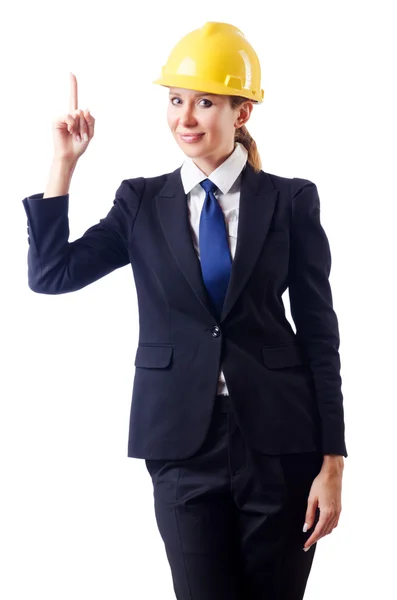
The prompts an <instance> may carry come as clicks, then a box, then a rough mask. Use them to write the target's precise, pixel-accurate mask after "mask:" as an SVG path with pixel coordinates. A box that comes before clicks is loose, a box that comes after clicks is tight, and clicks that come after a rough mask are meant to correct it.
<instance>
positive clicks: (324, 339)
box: [289, 178, 347, 456]
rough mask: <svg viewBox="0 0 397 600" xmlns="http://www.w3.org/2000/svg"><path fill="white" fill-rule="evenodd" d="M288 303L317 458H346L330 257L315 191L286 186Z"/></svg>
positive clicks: (304, 184)
mask: <svg viewBox="0 0 397 600" xmlns="http://www.w3.org/2000/svg"><path fill="white" fill-rule="evenodd" d="M291 185H292V190H291V196H292V206H291V254H290V268H289V298H290V309H291V315H292V318H293V320H294V323H295V326H296V335H297V341H298V343H299V344H300V345H301V346H302V347H303V348H304V349H305V351H306V353H307V356H308V358H309V364H310V368H311V371H312V374H313V380H314V386H315V392H316V399H317V403H318V409H319V413H320V419H321V425H322V432H321V433H322V453H323V454H340V455H343V456H347V451H346V445H345V424H344V410H343V395H342V391H341V385H342V380H341V376H340V367H341V364H340V357H339V327H338V319H337V316H336V314H335V311H334V309H333V301H332V293H331V286H330V283H329V275H330V271H331V252H330V246H329V242H328V238H327V236H326V233H325V231H324V229H323V227H322V225H321V222H320V200H319V195H318V192H317V187H316V185H315V184H314V183H312V182H311V181H309V180H306V179H298V178H294V179H292V181H291Z"/></svg>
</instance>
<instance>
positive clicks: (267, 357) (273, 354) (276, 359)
mask: <svg viewBox="0 0 397 600" xmlns="http://www.w3.org/2000/svg"><path fill="white" fill-rule="evenodd" d="M262 359H263V362H264V364H265V366H266V367H267V368H268V369H280V368H282V367H294V366H295V365H302V364H305V363H306V362H307V361H305V360H304V359H303V357H302V354H301V350H300V348H299V346H297V345H295V344H288V345H286V346H273V347H268V348H262Z"/></svg>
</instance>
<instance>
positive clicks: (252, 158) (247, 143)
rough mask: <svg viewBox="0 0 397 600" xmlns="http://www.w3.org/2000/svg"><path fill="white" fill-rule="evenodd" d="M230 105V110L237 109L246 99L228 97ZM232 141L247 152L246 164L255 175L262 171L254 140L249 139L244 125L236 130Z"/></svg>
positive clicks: (249, 136)
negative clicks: (238, 143)
mask: <svg viewBox="0 0 397 600" xmlns="http://www.w3.org/2000/svg"><path fill="white" fill-rule="evenodd" d="M229 98H230V104H231V107H232V108H238V107H239V106H241V104H243V102H246V101H247V98H243V97H242V96H229ZM234 141H235V142H240V144H242V145H243V146H244V148H246V150H247V151H248V162H249V164H250V165H251V167H253V168H254V170H255V172H256V173H259V171H260V170H261V169H262V161H261V157H260V156H259V152H258V148H257V146H256V142H255V140H254V139H253V138H252V137H251V135H250V134H249V132H248V129H247V128H246V126H245V125H243V126H242V127H238V128H236V132H235V134H234Z"/></svg>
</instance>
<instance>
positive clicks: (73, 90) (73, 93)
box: [69, 73, 78, 113]
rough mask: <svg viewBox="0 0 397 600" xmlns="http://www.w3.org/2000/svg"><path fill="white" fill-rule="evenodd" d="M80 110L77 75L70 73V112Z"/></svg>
mask: <svg viewBox="0 0 397 600" xmlns="http://www.w3.org/2000/svg"><path fill="white" fill-rule="evenodd" d="M77 108H78V95H77V79H76V75H74V74H73V73H70V96H69V112H71V113H72V112H73V111H74V110H76V109H77Z"/></svg>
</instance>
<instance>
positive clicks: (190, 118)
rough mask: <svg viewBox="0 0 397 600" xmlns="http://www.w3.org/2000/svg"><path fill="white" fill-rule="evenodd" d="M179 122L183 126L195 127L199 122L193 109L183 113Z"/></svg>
mask: <svg viewBox="0 0 397 600" xmlns="http://www.w3.org/2000/svg"><path fill="white" fill-rule="evenodd" d="M179 120H180V121H181V123H182V124H183V125H195V124H196V122H197V119H196V117H195V116H194V111H193V110H192V109H191V108H186V109H185V110H184V111H182V114H181V115H180V117H179Z"/></svg>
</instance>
